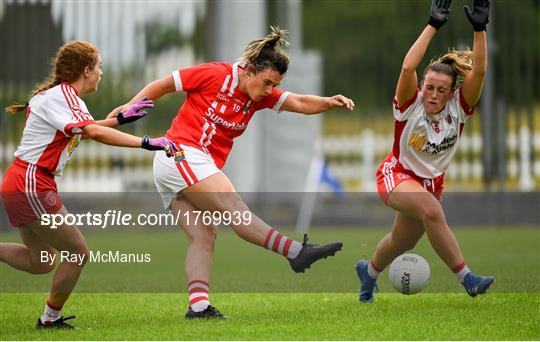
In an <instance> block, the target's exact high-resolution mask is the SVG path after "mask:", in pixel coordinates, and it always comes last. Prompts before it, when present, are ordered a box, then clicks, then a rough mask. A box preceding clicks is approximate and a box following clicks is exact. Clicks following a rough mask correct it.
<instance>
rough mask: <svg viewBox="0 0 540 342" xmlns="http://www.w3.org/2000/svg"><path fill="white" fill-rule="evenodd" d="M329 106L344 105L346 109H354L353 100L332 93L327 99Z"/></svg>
mask: <svg viewBox="0 0 540 342" xmlns="http://www.w3.org/2000/svg"><path fill="white" fill-rule="evenodd" d="M329 104H330V108H336V107H345V108H347V109H348V110H353V109H354V102H353V100H351V99H349V98H346V97H345V96H343V95H334V96H332V97H331V98H330V99H329Z"/></svg>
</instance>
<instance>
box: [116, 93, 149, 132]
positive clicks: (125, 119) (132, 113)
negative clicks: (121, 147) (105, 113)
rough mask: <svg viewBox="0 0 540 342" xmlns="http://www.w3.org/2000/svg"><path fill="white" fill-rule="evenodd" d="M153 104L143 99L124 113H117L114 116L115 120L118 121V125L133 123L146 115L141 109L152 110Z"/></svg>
mask: <svg viewBox="0 0 540 342" xmlns="http://www.w3.org/2000/svg"><path fill="white" fill-rule="evenodd" d="M153 107H154V102H153V101H151V100H147V98H146V97H145V98H143V99H142V100H140V101H139V102H137V103H135V104H134V105H133V106H131V108H130V109H129V110H128V111H127V112H125V113H122V112H120V113H118V115H116V120H118V124H119V125H123V124H127V123H130V122H133V121H137V120H139V119H140V118H143V117H145V116H146V114H148V113H147V112H145V111H144V110H143V109H145V108H153Z"/></svg>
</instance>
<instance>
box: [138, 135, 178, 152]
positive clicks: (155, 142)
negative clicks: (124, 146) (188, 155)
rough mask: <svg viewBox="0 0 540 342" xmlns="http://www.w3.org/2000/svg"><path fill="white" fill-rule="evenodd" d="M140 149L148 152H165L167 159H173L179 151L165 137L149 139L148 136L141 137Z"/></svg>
mask: <svg viewBox="0 0 540 342" xmlns="http://www.w3.org/2000/svg"><path fill="white" fill-rule="evenodd" d="M141 147H142V148H144V149H145V150H149V151H160V150H162V151H165V153H166V154H167V157H173V156H174V155H175V154H176V152H178V151H179V148H178V146H176V144H175V143H174V142H172V141H171V140H169V139H167V138H165V137H160V138H150V137H149V136H148V135H145V136H143V137H142V141H141Z"/></svg>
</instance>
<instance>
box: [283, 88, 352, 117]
mask: <svg viewBox="0 0 540 342" xmlns="http://www.w3.org/2000/svg"><path fill="white" fill-rule="evenodd" d="M339 107H345V108H347V109H348V110H353V109H354V102H353V101H352V100H351V99H348V98H346V97H345V96H343V95H334V96H332V97H321V96H315V95H299V94H295V93H290V94H289V96H287V99H286V100H285V102H284V103H283V106H281V110H285V111H288V112H295V113H302V114H307V115H310V114H318V113H322V112H326V111H328V110H330V109H332V108H339Z"/></svg>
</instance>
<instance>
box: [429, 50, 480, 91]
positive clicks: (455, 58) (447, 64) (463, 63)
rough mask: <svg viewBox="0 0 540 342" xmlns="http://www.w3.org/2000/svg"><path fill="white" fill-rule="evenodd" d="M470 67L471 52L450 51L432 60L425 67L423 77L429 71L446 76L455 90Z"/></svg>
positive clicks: (471, 62)
mask: <svg viewBox="0 0 540 342" xmlns="http://www.w3.org/2000/svg"><path fill="white" fill-rule="evenodd" d="M472 65H473V61H472V51H470V50H465V51H457V50H451V51H449V52H448V53H447V54H445V55H443V56H441V57H439V58H437V59H436V60H432V61H431V62H430V63H429V65H428V66H427V67H426V70H425V71H424V76H425V75H426V74H427V73H428V72H429V71H434V72H438V73H442V74H445V75H448V76H450V77H452V89H457V88H459V87H461V85H462V84H463V80H464V79H465V77H466V76H467V73H468V72H469V71H470V70H471V69H472Z"/></svg>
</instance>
